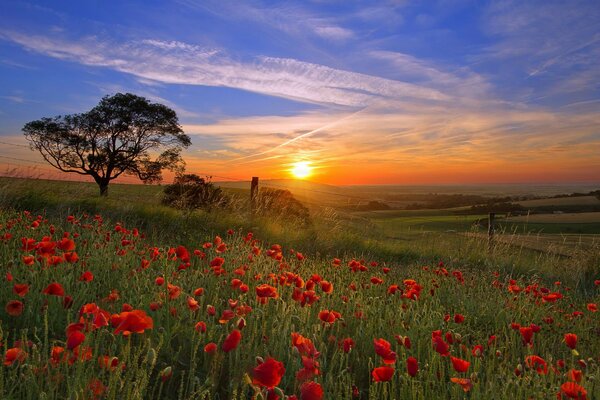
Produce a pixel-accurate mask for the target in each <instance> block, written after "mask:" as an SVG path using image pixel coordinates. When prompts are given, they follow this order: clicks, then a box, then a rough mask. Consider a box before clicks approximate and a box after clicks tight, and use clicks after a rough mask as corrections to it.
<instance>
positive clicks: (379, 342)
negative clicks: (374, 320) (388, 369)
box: [373, 339, 396, 364]
mask: <svg viewBox="0 0 600 400" xmlns="http://www.w3.org/2000/svg"><path fill="white" fill-rule="evenodd" d="M373 344H374V345H375V353H377V355H379V356H380V357H381V358H383V362H384V364H393V363H395V362H396V353H394V352H393V351H392V347H391V346H392V345H391V344H390V342H388V341H387V340H385V339H373Z"/></svg>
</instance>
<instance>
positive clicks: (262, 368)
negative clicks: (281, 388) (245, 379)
mask: <svg viewBox="0 0 600 400" xmlns="http://www.w3.org/2000/svg"><path fill="white" fill-rule="evenodd" d="M284 373H285V367H284V366H283V363H282V362H280V361H277V360H275V359H274V358H271V357H268V358H267V359H266V360H265V361H264V362H262V363H260V364H258V366H256V367H254V369H253V370H252V384H254V385H258V386H262V387H266V388H269V389H272V388H274V387H275V386H277V385H279V382H280V381H281V378H282V377H283V374H284Z"/></svg>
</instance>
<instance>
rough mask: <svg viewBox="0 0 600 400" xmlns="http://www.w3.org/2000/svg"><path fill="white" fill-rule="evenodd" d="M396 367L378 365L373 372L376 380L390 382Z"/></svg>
mask: <svg viewBox="0 0 600 400" xmlns="http://www.w3.org/2000/svg"><path fill="white" fill-rule="evenodd" d="M394 371H395V369H394V368H392V367H387V366H386V367H377V368H375V369H373V371H372V372H371V376H372V377H373V380H374V381H375V382H388V381H389V380H391V379H392V376H393V375H394Z"/></svg>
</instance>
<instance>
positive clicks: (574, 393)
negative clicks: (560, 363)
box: [560, 382, 587, 400]
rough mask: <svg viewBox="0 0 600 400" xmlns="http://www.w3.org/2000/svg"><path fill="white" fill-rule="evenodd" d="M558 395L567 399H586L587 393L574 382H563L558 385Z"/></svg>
mask: <svg viewBox="0 0 600 400" xmlns="http://www.w3.org/2000/svg"><path fill="white" fill-rule="evenodd" d="M560 393H562V394H564V395H565V396H567V397H568V398H569V399H578V400H586V399H587V391H586V390H585V389H584V388H583V387H582V386H580V385H578V384H577V383H575V382H565V383H563V384H562V385H560Z"/></svg>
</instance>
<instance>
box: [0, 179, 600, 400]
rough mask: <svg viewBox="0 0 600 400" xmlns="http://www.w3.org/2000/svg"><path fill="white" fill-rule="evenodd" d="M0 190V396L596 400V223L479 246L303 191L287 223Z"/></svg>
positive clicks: (438, 214)
mask: <svg viewBox="0 0 600 400" xmlns="http://www.w3.org/2000/svg"><path fill="white" fill-rule="evenodd" d="M0 189H1V190H0V205H1V208H0V262H2V265H3V267H4V268H5V271H4V272H5V274H6V275H5V278H6V279H5V284H4V285H3V287H2V288H0V302H2V303H3V304H5V307H4V309H3V310H2V311H0V321H1V322H0V337H1V338H2V344H3V345H4V365H3V366H2V367H1V368H0V393H1V397H2V398H6V399H22V398H23V399H38V398H45V399H62V398H81V399H88V398H95V399H101V398H106V399H170V398H179V399H249V398H256V399H261V398H262V399H265V398H268V399H273V398H277V396H279V398H282V399H283V398H286V397H287V398H289V399H290V400H291V399H293V398H294V397H293V396H297V398H300V399H303V400H315V399H320V398H327V399H330V398H332V399H403V398H411V399H437V398H452V399H462V398H470V399H490V398H518V399H521V398H539V399H542V398H554V397H556V394H557V393H559V392H561V391H562V392H563V393H564V390H565V388H567V389H573V388H575V389H573V390H585V391H586V392H587V396H589V398H595V397H597V396H599V395H600V385H598V382H597V380H596V379H594V377H595V376H597V375H598V373H600V368H599V364H598V362H599V356H600V336H599V335H600V332H598V331H597V329H596V328H597V324H598V313H595V312H594V311H593V310H594V306H593V305H594V304H597V303H598V302H600V296H599V289H598V285H596V284H595V283H594V281H595V280H597V279H600V275H599V274H598V269H597V267H598V265H599V262H600V252H599V251H598V249H599V247H598V243H597V241H596V236H594V235H587V236H585V238H586V239H585V240H583V241H582V239H581V237H583V236H579V239H577V238H576V236H575V235H570V236H564V235H563V236H560V237H559V235H554V238H553V240H550V235H540V234H537V235H533V234H526V235H516V234H513V235H502V234H499V235H498V237H497V240H496V241H495V244H494V246H493V247H491V248H490V247H488V243H487V240H486V239H485V236H483V237H481V236H480V235H482V232H481V230H482V229H479V230H478V229H477V228H476V227H474V225H473V223H474V221H476V220H477V219H479V218H483V217H484V216H457V215H449V214H448V213H449V211H448V210H426V211H420V212H416V211H402V212H401V211H389V212H371V213H347V212H343V211H339V210H337V211H336V210H335V209H332V208H330V207H317V206H314V205H313V206H312V207H311V210H312V212H313V214H312V218H313V224H312V225H310V226H307V227H300V226H290V225H289V223H287V222H286V221H285V220H283V219H275V220H274V219H270V218H254V219H249V218H248V209H247V204H245V203H244V200H243V199H246V198H247V192H245V191H244V190H243V189H242V188H236V187H229V188H227V189H226V190H227V191H228V193H230V194H232V195H236V196H238V200H236V201H237V203H236V207H235V208H234V209H231V210H227V211H223V210H215V211H214V212H212V213H206V212H203V211H197V212H193V213H182V212H179V211H176V210H172V209H169V208H167V207H164V206H162V205H160V198H161V190H160V188H159V187H154V186H128V185H113V186H112V187H111V189H110V190H111V191H110V196H109V197H108V198H99V197H97V196H96V187H95V186H94V185H90V184H84V183H66V182H55V181H41V180H40V181H33V180H15V179H3V180H0ZM29 211H31V212H29ZM38 215H39V216H38ZM249 230H252V232H253V236H250V235H248V234H247V232H248V231H249ZM478 232H479V233H478ZM467 233H469V234H467ZM217 236H219V237H220V238H217ZM561 239H562V242H560V240H561ZM578 241H579V242H578ZM278 245H282V247H279V246H278ZM561 246H562V247H561ZM550 247H552V248H554V249H555V250H556V251H548V249H549V248H550ZM565 248H566V249H567V250H568V251H566V250H565ZM563 250H565V251H563ZM74 254H77V255H76V256H74ZM557 281H560V284H558V283H556V282H557ZM552 293H554V294H552ZM548 294H552V296H549V297H548V296H547V295H548ZM561 296H562V298H560V297H561ZM589 304H591V305H592V306H588V305H589ZM567 305H569V306H567ZM463 318H464V319H463ZM516 324H518V325H516ZM130 332H131V333H130ZM567 333H572V334H575V335H576V336H577V340H578V342H577V344H576V346H574V347H575V350H572V349H570V348H569V347H568V346H566V344H565V341H564V337H565V336H564V335H565V334H567ZM569 340H572V339H569ZM569 343H571V342H569ZM570 345H572V343H571V344H570ZM573 371H575V372H573ZM579 371H580V372H579ZM573 374H575V375H576V376H577V377H579V376H580V375H581V378H580V379H579V378H578V379H579V381H578V383H577V385H580V386H573V384H569V383H568V382H569V380H570V379H571V378H570V377H573V376H575V375H573ZM571 380H572V379H571ZM17 382H18V384H17ZM565 385H567V386H565ZM561 388H562V389H561ZM580 393H581V392H580Z"/></svg>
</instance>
